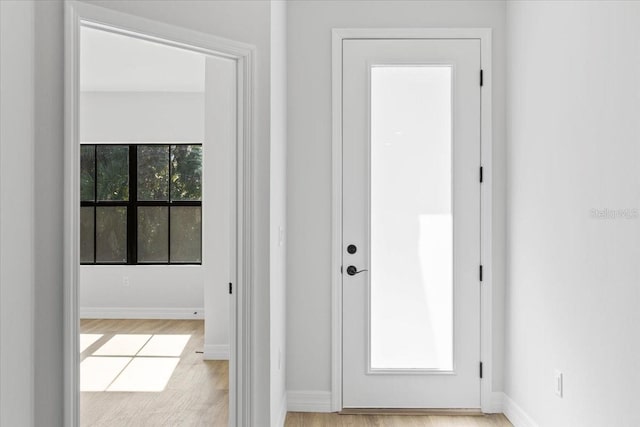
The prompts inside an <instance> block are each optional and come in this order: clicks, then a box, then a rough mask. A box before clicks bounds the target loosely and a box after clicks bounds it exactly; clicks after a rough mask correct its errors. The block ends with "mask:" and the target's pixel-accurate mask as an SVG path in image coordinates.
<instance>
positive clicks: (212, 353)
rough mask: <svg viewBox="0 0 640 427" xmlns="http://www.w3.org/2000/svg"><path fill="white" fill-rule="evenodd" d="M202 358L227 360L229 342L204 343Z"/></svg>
mask: <svg viewBox="0 0 640 427" xmlns="http://www.w3.org/2000/svg"><path fill="white" fill-rule="evenodd" d="M204 360H229V344H206V345H205V346H204Z"/></svg>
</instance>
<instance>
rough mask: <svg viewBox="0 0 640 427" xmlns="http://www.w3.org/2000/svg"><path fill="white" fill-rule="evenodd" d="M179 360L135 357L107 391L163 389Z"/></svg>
mask: <svg viewBox="0 0 640 427" xmlns="http://www.w3.org/2000/svg"><path fill="white" fill-rule="evenodd" d="M179 361H180V359H179V358H177V357H136V358H134V359H133V360H132V361H131V363H129V365H128V366H127V367H126V368H125V370H124V371H122V373H121V374H120V375H119V376H118V378H116V380H115V381H114V382H113V384H111V386H109V388H108V389H107V391H138V392H145V391H146V392H158V391H163V390H164V389H165V387H166V386H167V383H168V382H169V379H170V378H171V375H172V374H173V371H174V369H175V368H176V366H177V365H178V362H179Z"/></svg>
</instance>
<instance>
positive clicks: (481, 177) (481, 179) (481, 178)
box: [480, 166, 484, 182]
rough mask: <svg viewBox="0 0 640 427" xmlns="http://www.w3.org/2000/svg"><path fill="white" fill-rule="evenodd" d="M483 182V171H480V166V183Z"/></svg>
mask: <svg viewBox="0 0 640 427" xmlns="http://www.w3.org/2000/svg"><path fill="white" fill-rule="evenodd" d="M483 180H484V175H483V169H482V166H480V182H482V181H483Z"/></svg>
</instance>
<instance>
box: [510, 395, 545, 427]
mask: <svg viewBox="0 0 640 427" xmlns="http://www.w3.org/2000/svg"><path fill="white" fill-rule="evenodd" d="M503 411H504V415H505V416H506V417H507V418H508V419H509V421H511V424H513V426H514V427H539V426H538V423H536V422H535V421H534V420H533V418H531V417H530V416H529V414H527V413H526V412H525V411H524V410H523V409H522V408H521V407H520V406H519V405H518V404H517V403H516V402H514V401H513V400H512V399H511V398H510V397H509V396H507V395H506V394H505V395H504V398H503Z"/></svg>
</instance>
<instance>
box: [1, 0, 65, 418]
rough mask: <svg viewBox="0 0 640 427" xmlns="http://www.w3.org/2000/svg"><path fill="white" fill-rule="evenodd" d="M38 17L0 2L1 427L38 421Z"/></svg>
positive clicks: (27, 6)
mask: <svg viewBox="0 0 640 427" xmlns="http://www.w3.org/2000/svg"><path fill="white" fill-rule="evenodd" d="M34 22H35V6H34V4H33V3H32V2H24V3H18V2H0V92H1V95H0V144H1V145H0V190H1V193H0V236H1V241H0V425H2V426H13V425H16V426H17V425H21V426H25V427H28V426H32V425H33V423H34V415H33V409H34V388H33V381H34V365H33V361H34V341H33V335H32V331H33V327H34V323H35V321H34V305H33V293H34V285H35V277H34V270H33V265H34V262H35V255H36V252H35V251H36V249H35V247H34V212H35V210H34V203H35V201H34V198H33V195H34V186H35V185H36V184H35V178H34V162H35V159H34V146H35V136H36V134H35V129H34V121H35V109H34V99H35V98H34V95H35V87H34V63H35V55H34V37H35V33H34ZM53 138H54V142H55V135H54V136H53ZM53 209H54V216H55V206H54V207H53ZM43 238H44V240H45V243H48V241H49V239H48V238H47V236H43ZM39 254H40V251H39V250H38V255H39ZM58 360H59V359H58Z"/></svg>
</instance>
